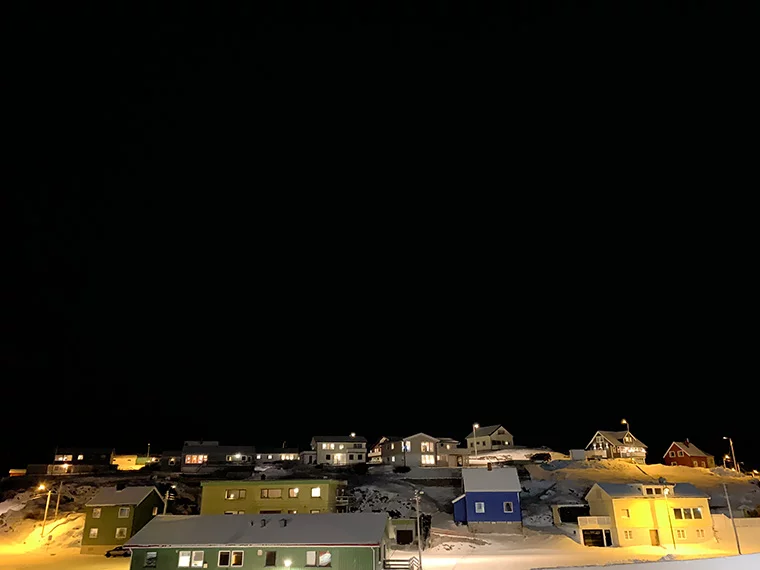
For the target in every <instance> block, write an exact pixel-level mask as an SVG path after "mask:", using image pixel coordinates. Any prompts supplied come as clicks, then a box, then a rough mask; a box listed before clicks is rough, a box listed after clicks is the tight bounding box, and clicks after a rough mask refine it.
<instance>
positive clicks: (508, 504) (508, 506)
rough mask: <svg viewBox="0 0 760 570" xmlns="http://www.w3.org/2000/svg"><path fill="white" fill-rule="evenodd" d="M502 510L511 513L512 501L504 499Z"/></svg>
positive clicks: (512, 510) (512, 509)
mask: <svg viewBox="0 0 760 570" xmlns="http://www.w3.org/2000/svg"><path fill="white" fill-rule="evenodd" d="M504 512H505V513H513V512H514V507H513V506H512V501H504Z"/></svg>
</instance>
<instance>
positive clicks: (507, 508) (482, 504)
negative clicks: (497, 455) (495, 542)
mask: <svg viewBox="0 0 760 570" xmlns="http://www.w3.org/2000/svg"><path fill="white" fill-rule="evenodd" d="M462 490H463V493H462V494H461V495H459V496H458V497H457V498H456V499H454V500H453V501H452V503H453V504H454V522H455V523H457V524H466V525H467V528H468V529H469V530H470V531H471V532H499V533H513V532H522V509H521V507H520V491H522V485H520V479H519V477H518V476H517V469H515V468H514V467H492V466H491V465H490V464H489V465H488V466H487V467H482V468H478V467H465V468H463V469H462Z"/></svg>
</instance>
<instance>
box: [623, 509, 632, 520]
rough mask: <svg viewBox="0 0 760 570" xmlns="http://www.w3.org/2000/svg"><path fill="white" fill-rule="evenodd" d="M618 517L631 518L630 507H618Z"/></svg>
mask: <svg viewBox="0 0 760 570" xmlns="http://www.w3.org/2000/svg"><path fill="white" fill-rule="evenodd" d="M620 518H621V519H629V518H631V509H630V508H627V509H620Z"/></svg>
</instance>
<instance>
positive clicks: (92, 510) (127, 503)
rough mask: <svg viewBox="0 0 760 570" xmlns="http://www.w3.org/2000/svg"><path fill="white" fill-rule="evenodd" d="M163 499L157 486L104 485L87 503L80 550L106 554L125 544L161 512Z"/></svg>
mask: <svg viewBox="0 0 760 570" xmlns="http://www.w3.org/2000/svg"><path fill="white" fill-rule="evenodd" d="M163 509H164V500H163V499H162V498H161V495H160V494H159V492H158V490H157V489H156V488H155V487H125V486H123V485H117V486H116V487H104V488H103V489H100V490H99V491H98V492H97V493H96V494H95V496H94V497H93V498H92V499H90V500H89V501H87V503H86V504H85V522H84V531H83V532H82V547H81V549H80V550H79V552H80V553H81V554H104V553H105V552H106V551H107V550H110V549H112V548H114V547H116V546H119V545H121V544H124V543H125V542H126V541H127V539H129V537H131V536H132V535H134V534H135V533H136V532H137V531H139V530H140V529H141V528H142V527H144V526H145V525H146V524H148V522H149V521H150V520H151V519H152V518H153V517H155V516H156V515H159V514H161V513H162V511H163Z"/></svg>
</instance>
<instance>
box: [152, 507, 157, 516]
mask: <svg viewBox="0 0 760 570" xmlns="http://www.w3.org/2000/svg"><path fill="white" fill-rule="evenodd" d="M151 513H152V514H153V516H154V517H155V516H156V515H157V514H158V507H153V510H152V511H151Z"/></svg>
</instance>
